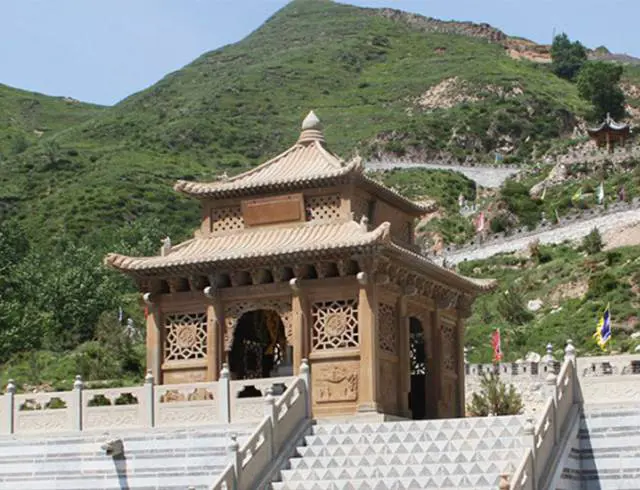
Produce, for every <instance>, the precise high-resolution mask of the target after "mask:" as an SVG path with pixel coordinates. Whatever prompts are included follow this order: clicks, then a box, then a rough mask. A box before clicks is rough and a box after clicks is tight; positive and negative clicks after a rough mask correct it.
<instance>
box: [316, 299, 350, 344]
mask: <svg viewBox="0 0 640 490" xmlns="http://www.w3.org/2000/svg"><path fill="white" fill-rule="evenodd" d="M311 317H312V322H313V323H312V335H311V348H312V350H316V351H317V350H326V349H344V348H349V347H358V344H359V337H358V301H357V300H355V299H351V300H334V301H321V302H317V303H313V305H312V308H311Z"/></svg>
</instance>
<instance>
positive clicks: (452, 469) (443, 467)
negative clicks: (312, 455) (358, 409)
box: [281, 460, 511, 481]
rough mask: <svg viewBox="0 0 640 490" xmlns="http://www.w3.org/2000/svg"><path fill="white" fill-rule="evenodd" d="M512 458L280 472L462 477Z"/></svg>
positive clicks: (498, 467)
mask: <svg viewBox="0 0 640 490" xmlns="http://www.w3.org/2000/svg"><path fill="white" fill-rule="evenodd" d="M510 464H511V461H509V460H503V461H492V462H486V461H485V462H483V463H481V464H478V463H449V464H427V465H404V466H396V465H389V464H388V465H383V466H345V467H343V468H317V469H292V470H283V471H282V472H281V479H282V481H308V480H350V479H356V480H357V479H368V480H370V481H375V480H389V479H393V478H418V477H420V478H422V477H431V476H463V475H467V476H469V475H484V474H493V473H497V474H500V473H501V472H503V471H505V470H507V469H508V468H509V465H510Z"/></svg>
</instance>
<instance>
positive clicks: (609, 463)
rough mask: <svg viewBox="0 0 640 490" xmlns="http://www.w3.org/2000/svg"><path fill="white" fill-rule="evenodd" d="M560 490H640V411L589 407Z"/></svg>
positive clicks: (582, 419) (574, 442)
mask: <svg viewBox="0 0 640 490" xmlns="http://www.w3.org/2000/svg"><path fill="white" fill-rule="evenodd" d="M556 489H557V490H614V489H615V490H640V407H638V406H636V407H633V408H606V407H603V408H596V406H592V407H586V408H585V413H583V415H582V417H581V420H580V426H579V429H578V436H577V438H576V439H575V440H574V441H573V446H572V448H571V450H570V452H569V455H568V458H567V461H566V463H565V466H564V469H563V471H562V475H561V477H560V482H559V483H558V484H557V485H556Z"/></svg>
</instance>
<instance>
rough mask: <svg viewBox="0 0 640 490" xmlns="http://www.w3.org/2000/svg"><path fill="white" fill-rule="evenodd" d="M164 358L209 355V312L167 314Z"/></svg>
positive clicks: (179, 358) (181, 359) (196, 357)
mask: <svg viewBox="0 0 640 490" xmlns="http://www.w3.org/2000/svg"><path fill="white" fill-rule="evenodd" d="M164 326H165V329H166V337H165V343H164V358H165V360H166V361H185V360H191V359H204V358H206V357H207V314H206V313H184V314H182V313H181V314H173V315H166V316H165V319H164Z"/></svg>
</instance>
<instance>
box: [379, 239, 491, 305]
mask: <svg viewBox="0 0 640 490" xmlns="http://www.w3.org/2000/svg"><path fill="white" fill-rule="evenodd" d="M385 249H386V252H387V253H388V254H389V255H391V256H393V257H396V258H398V259H399V260H400V261H402V262H404V263H405V264H407V265H409V266H411V267H412V268H414V270H415V271H416V272H418V273H424V274H425V275H427V276H429V278H431V279H434V280H436V281H438V282H441V283H443V284H445V285H447V286H451V287H454V288H456V289H460V290H461V291H462V292H464V293H466V294H472V295H474V296H475V295H479V294H482V293H487V292H490V291H492V290H494V289H495V288H496V287H497V285H498V283H497V281H496V280H494V279H473V278H470V277H466V276H463V275H461V274H458V273H456V272H454V271H451V270H449V269H445V268H444V267H442V266H439V265H437V264H435V263H433V262H432V261H431V260H429V259H428V258H426V257H424V256H422V255H420V254H417V253H415V252H413V251H411V250H409V249H407V248H404V247H402V246H400V245H398V244H396V243H389V244H387V245H386V246H385Z"/></svg>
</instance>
